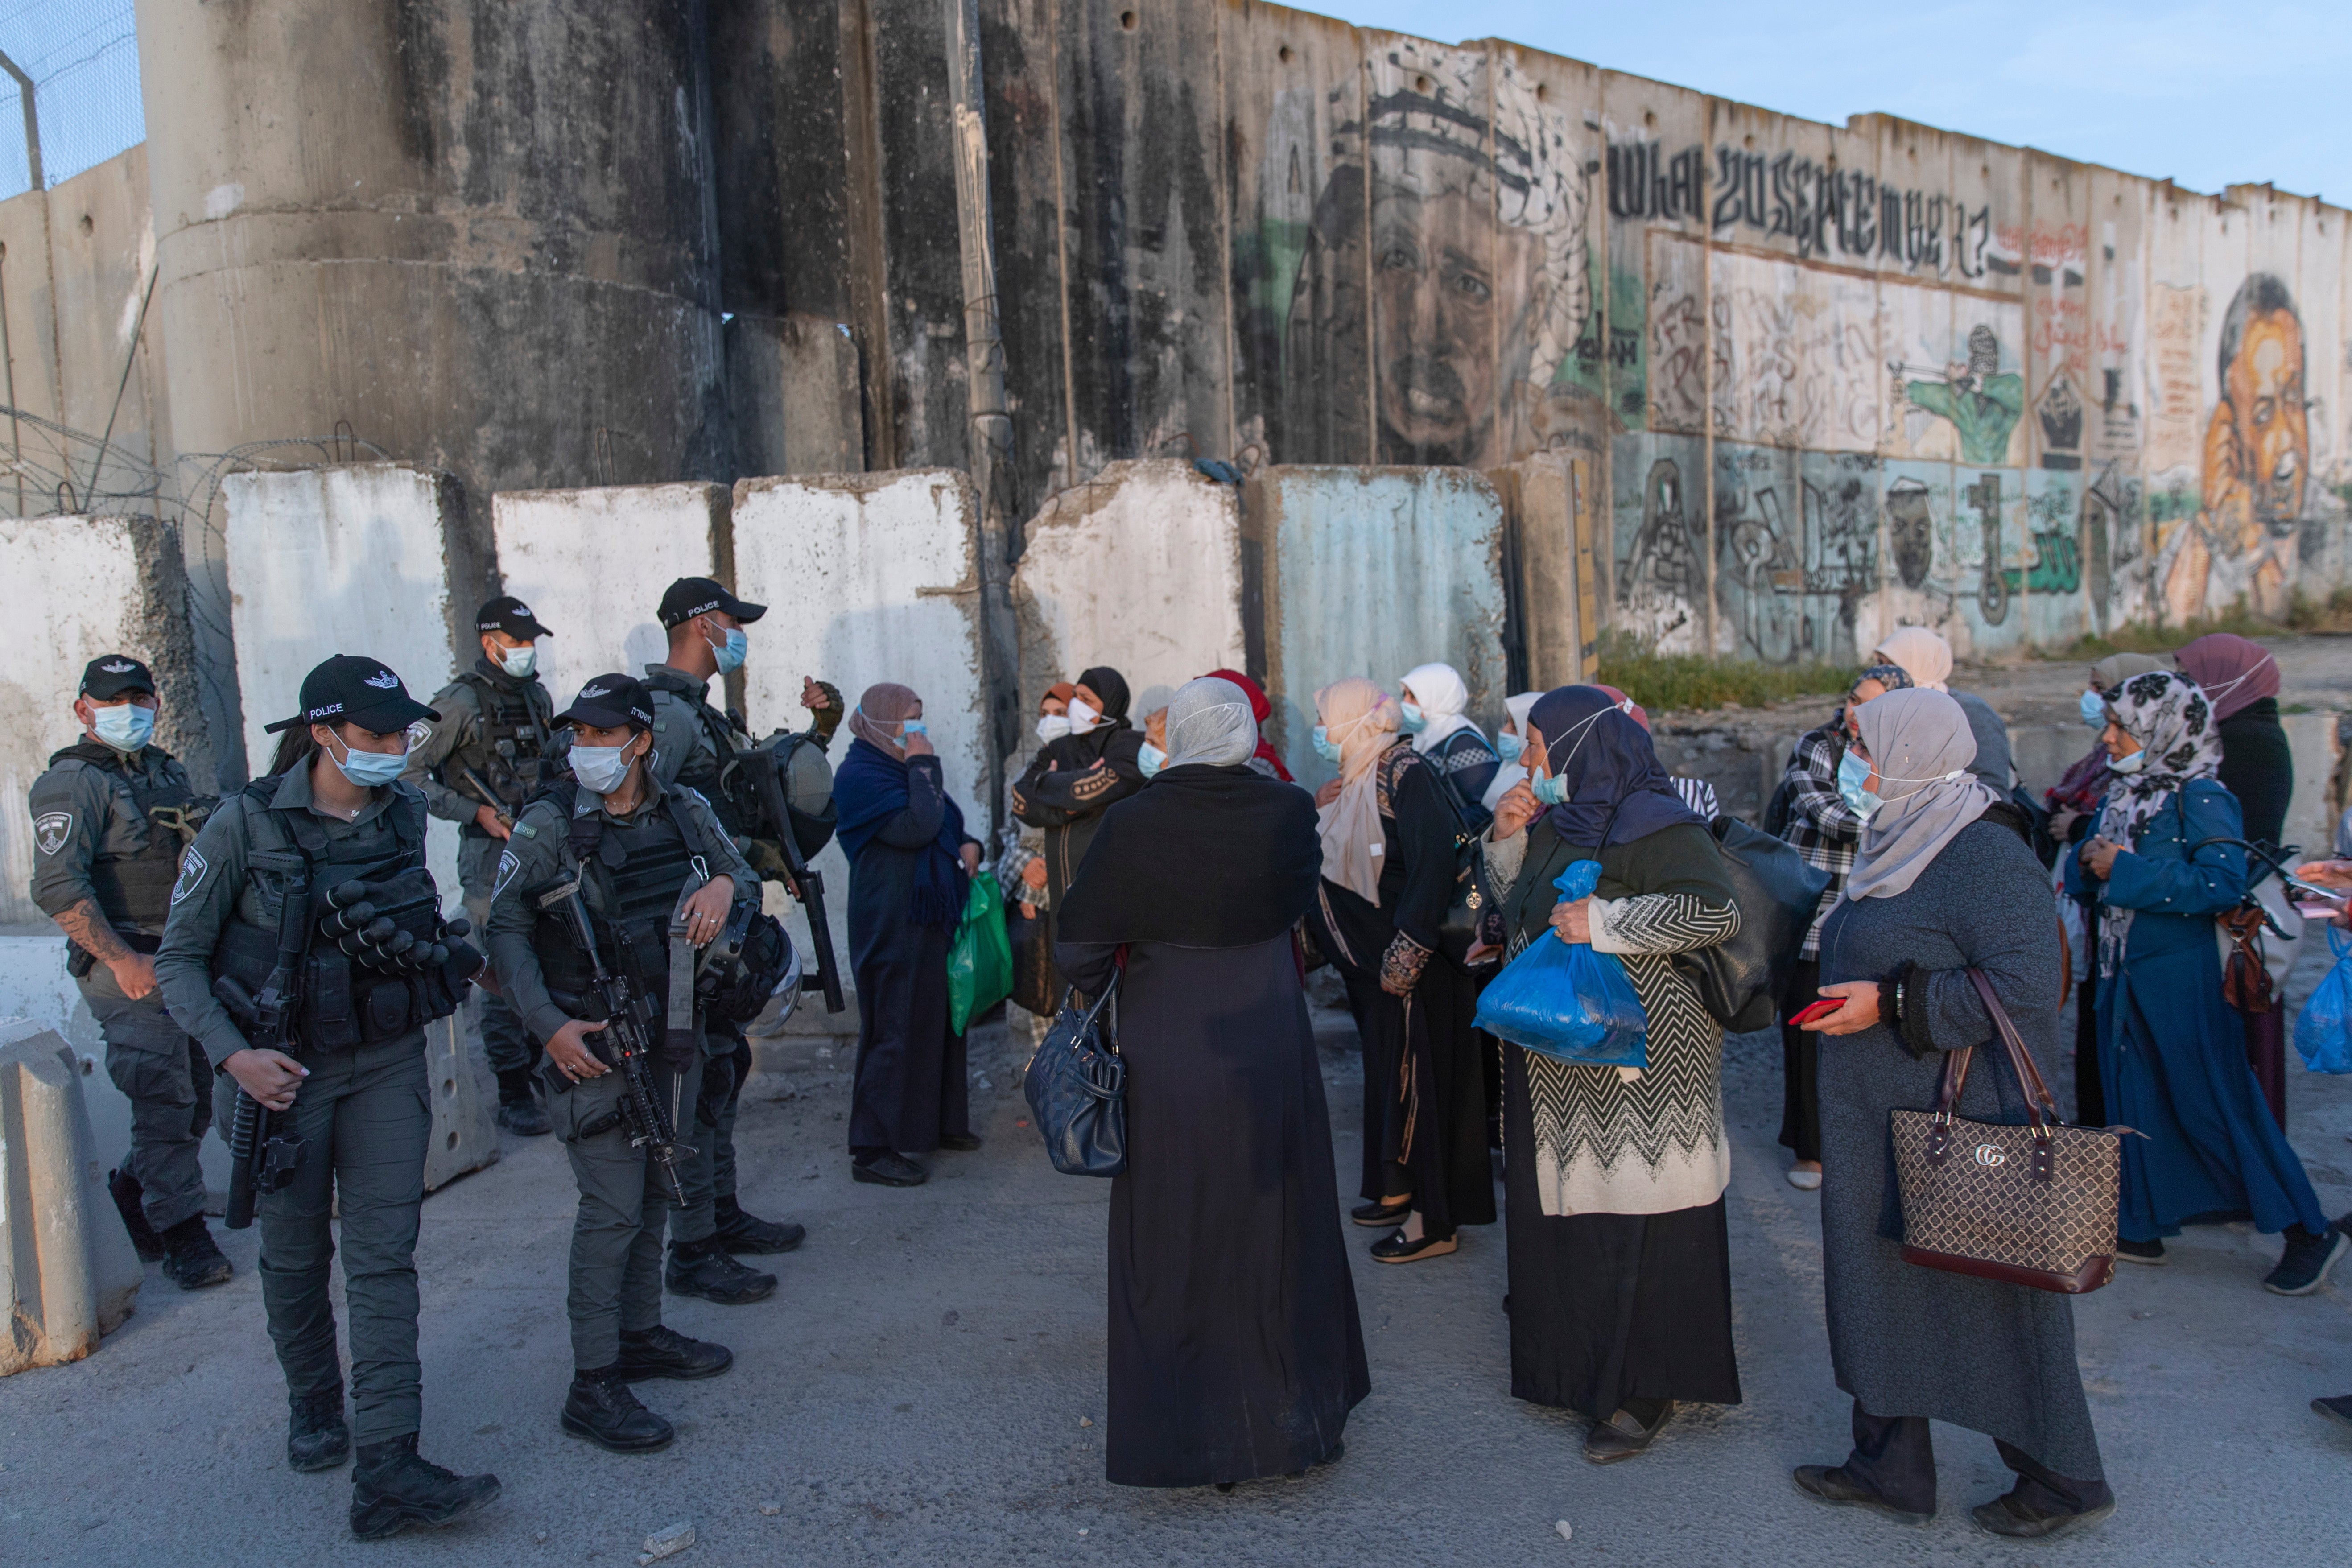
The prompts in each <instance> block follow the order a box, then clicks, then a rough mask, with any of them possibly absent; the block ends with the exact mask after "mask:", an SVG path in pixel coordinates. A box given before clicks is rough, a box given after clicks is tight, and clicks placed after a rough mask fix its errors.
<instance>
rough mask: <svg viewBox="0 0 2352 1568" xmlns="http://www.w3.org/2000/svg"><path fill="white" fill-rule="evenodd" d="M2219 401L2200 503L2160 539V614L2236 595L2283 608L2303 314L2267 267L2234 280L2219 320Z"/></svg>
mask: <svg viewBox="0 0 2352 1568" xmlns="http://www.w3.org/2000/svg"><path fill="white" fill-rule="evenodd" d="M2219 359H2220V369H2221V400H2220V401H2219V402H2217V403H2215V404H2214V405H2213V417H2212V419H2211V420H2210V422H2209V423H2208V424H2207V425H2206V426H2205V483H2204V497H2203V499H2204V508H2203V510H2200V512H2199V513H2198V514H2197V516H2196V517H2195V518H2193V519H2191V520H2190V521H2189V522H2188V523H2187V524H2186V525H2184V526H2183V527H2182V528H2181V529H2180V530H2179V531H2178V532H2177V533H2175V534H2174V535H2173V537H2172V538H2171V539H2170V540H2169V541H2168V542H2167V543H2166V547H2165V551H2164V554H2165V556H2166V557H2168V559H2165V560H2164V561H2163V562H2162V563H2161V570H2162V574H2163V583H2164V604H2165V612H2166V615H2167V616H2168V617H2169V618H2170V619H2171V620H2173V621H2176V622H2180V621H2189V620H2194V619H2196V618H2197V617H2198V616H2203V615H2206V614H2209V613H2211V612H2214V611H2218V610H2221V609H2224V608H2226V607H2228V606H2229V605H2231V604H2232V603H2234V602H2235V601H2237V600H2239V599H2241V598H2242V599H2244V600H2245V601H2246V602H2247V603H2248V605H2250V607H2252V609H2254V610H2255V611H2257V612H2258V613H2260V614H2263V615H2269V616H2276V615H2281V614H2284V612H2285V610H2286V607H2287V598H2288V594H2289V590H2290V587H2291V584H2292V582H2293V578H2294V558H2293V556H2292V554H2291V552H2292V550H2293V548H2294V546H2293V544H2292V543H2291V541H2292V540H2293V539H2294V535H2295V531H2296V528H2297V525H2298V524H2299V523H2300V522H2301V521H2302V519H2303V505H2304V490H2305V476H2306V475H2307V474H2308V472H2309V471H2310V468H2311V426H2310V424H2309V422H2308V420H2307V418H2306V417H2305V410H2304V344H2303V321H2302V318H2301V317H2299V316H2298V315H2297V314H2296V313H2295V309H2294V298H2293V296H2291V295H2290V294H2289V293H2288V292H2287V287H2286V285H2285V284H2284V283H2283V282H2281V281H2280V280H2279V279H2277V278H2275V277H2273V275H2271V274H2270V273H2267V272H2257V273H2255V274H2253V275H2252V277H2250V278H2248V279H2246V280H2245V282H2243V283H2242V284H2241V285H2239V288H2238V292H2237V296H2236V297H2235V298H2234V299H2232V300H2231V301H2230V310H2229V314H2228V315H2226V316H2224V317H2223V318H2222V321H2221V352H2220V355H2219Z"/></svg>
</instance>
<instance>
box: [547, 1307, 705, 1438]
mask: <svg viewBox="0 0 2352 1568" xmlns="http://www.w3.org/2000/svg"><path fill="white" fill-rule="evenodd" d="M622 1339H623V1345H622V1350H621V1355H622V1358H623V1359H622V1360H621V1361H620V1362H619V1363H615V1364H614V1365H612V1366H605V1367H598V1368H597V1369H596V1370H594V1371H593V1372H575V1373H572V1392H571V1394H568V1395H567V1396H566V1397H565V1398H564V1401H563V1416H562V1420H563V1429H564V1430H565V1431H566V1432H569V1433H571V1434H572V1436H575V1437H585V1438H587V1439H588V1440H589V1441H590V1442H591V1443H593V1444H595V1445H596V1446H597V1447H600V1448H609V1449H611V1450H612V1451H613V1452H614V1453H615V1454H650V1453H652V1452H653V1451H654V1450H655V1449H656V1448H667V1447H669V1445H670V1439H671V1438H673V1437H675V1436H677V1428H676V1427H674V1426H671V1425H670V1424H669V1423H668V1422H667V1421H665V1420H663V1419H662V1418H661V1417H660V1416H658V1415H655V1414H654V1413H653V1412H652V1411H650V1410H648V1409H646V1407H645V1405H643V1404H641V1403H639V1401H638V1399H637V1391H636V1390H635V1389H634V1388H631V1387H630V1386H629V1385H628V1384H627V1383H626V1382H625V1380H624V1375H623V1373H622V1370H621V1369H622V1367H624V1366H625V1365H626V1364H627V1357H628V1353H629V1352H628V1347H627V1344H626V1340H627V1336H626V1335H623V1336H622ZM689 1343H691V1342H690V1341H689Z"/></svg>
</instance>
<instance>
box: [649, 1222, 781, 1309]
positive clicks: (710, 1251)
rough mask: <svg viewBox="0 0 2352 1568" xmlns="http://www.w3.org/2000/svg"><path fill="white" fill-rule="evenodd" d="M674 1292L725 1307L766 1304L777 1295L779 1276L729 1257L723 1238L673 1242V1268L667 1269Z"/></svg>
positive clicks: (667, 1275)
mask: <svg viewBox="0 0 2352 1568" xmlns="http://www.w3.org/2000/svg"><path fill="white" fill-rule="evenodd" d="M664 1275H665V1278H666V1279H667V1282H668V1284H669V1288H670V1292H671V1294H673V1295H677V1296H699V1297H701V1298H702V1299H703V1300H706V1301H716V1302H718V1303H719V1305H720V1306H723V1307H740V1306H742V1305H743V1304H744V1303H746V1302H748V1301H763V1300H767V1299H768V1298H769V1297H770V1296H772V1295H773V1294H775V1290H776V1277H775V1276H774V1275H772V1274H762V1273H761V1272H759V1270H757V1269H754V1268H744V1267H743V1266H742V1265H741V1264H740V1263H738V1262H736V1261H735V1260H734V1259H733V1258H730V1257H728V1256H727V1251H726V1249H725V1248H724V1247H720V1246H719V1238H718V1237H711V1238H710V1239H709V1240H708V1241H674V1242H672V1243H670V1248H669V1267H668V1268H667V1269H666V1270H664Z"/></svg>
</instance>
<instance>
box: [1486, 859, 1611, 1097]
mask: <svg viewBox="0 0 2352 1568" xmlns="http://www.w3.org/2000/svg"><path fill="white" fill-rule="evenodd" d="M1600 880H1601V862H1600V861H1598V860H1579V861H1577V862H1576V863H1575V864H1574V865H1572V866H1570V868H1568V869H1567V870H1565V871H1563V872H1561V873H1560V874H1559V879H1558V880H1556V881H1555V882H1553V883H1552V886H1553V887H1555V888H1557V889H1559V892H1560V896H1561V897H1562V898H1565V899H1570V900H1575V899H1581V898H1584V897H1586V896H1588V895H1589V894H1590V893H1591V891H1592V889H1593V887H1594V886H1595V884H1597V883H1598V882H1599V881H1600ZM1477 1025H1478V1027H1480V1028H1482V1029H1484V1030H1486V1032H1487V1033H1488V1034H1490V1035H1493V1036H1495V1037H1496V1038H1497V1039H1504V1040H1508V1041H1510V1042H1511V1044H1513V1045H1515V1046H1521V1047H1526V1048H1527V1049H1528V1050H1531V1051H1533V1052H1535V1053H1536V1054H1537V1055H1538V1056H1546V1057H1550V1058H1553V1059H1554V1060H1556V1061H1563V1062H1576V1063H1578V1064H1580V1065H1582V1066H1587V1067H1622V1068H1645V1067H1647V1066H1649V1065H1650V1053H1649V1042H1650V1020H1649V1016H1648V1015H1646V1014H1644V1013H1643V1011H1642V999H1641V998H1640V997H1639V996H1636V995H1634V994H1633V982H1631V981H1629V980H1627V979H1626V978H1625V966H1624V965H1623V964H1622V963H1619V962H1618V961H1617V955H1616V954H1615V953H1613V952H1593V951H1592V949H1591V946H1590V945H1588V944H1586V943H1584V942H1577V943H1574V944H1573V945H1571V944H1570V943H1568V942H1562V941H1560V939H1559V935H1558V933H1557V932H1553V931H1546V932H1544V934H1543V935H1541V936H1539V937H1538V938H1536V939H1535V941H1533V942H1529V943H1528V945H1527V946H1526V948H1525V949H1523V950H1522V951H1521V952H1520V953H1519V956H1518V957H1517V958H1515V959H1513V960H1511V962H1510V963H1508V964H1507V965H1506V966H1505V967H1504V970H1503V973H1500V974H1497V975H1496V976H1495V979H1494V981H1493V983H1492V984H1489V985H1488V986H1487V987H1486V994H1484V995H1482V996H1480V997H1479V998H1478V1017H1477Z"/></svg>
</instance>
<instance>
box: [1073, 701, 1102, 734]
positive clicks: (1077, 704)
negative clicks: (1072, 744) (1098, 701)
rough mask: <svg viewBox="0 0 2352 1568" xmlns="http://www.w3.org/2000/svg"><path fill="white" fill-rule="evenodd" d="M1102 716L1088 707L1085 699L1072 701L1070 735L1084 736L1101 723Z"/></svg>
mask: <svg viewBox="0 0 2352 1568" xmlns="http://www.w3.org/2000/svg"><path fill="white" fill-rule="evenodd" d="M1101 720H1102V715H1101V714H1100V713H1098V712H1097V711H1096V710H1094V709H1093V708H1092V707H1090V706H1088V704H1087V700H1086V699H1084V698H1083V697H1073V698H1071V699H1070V733H1071V734H1073V735H1083V734H1086V733H1087V731H1091V730H1092V729H1093V728H1094V727H1095V725H1096V724H1097V723H1098V722H1100V721H1101Z"/></svg>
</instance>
